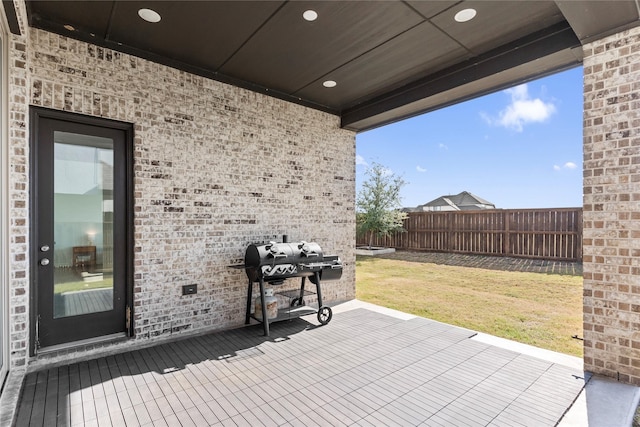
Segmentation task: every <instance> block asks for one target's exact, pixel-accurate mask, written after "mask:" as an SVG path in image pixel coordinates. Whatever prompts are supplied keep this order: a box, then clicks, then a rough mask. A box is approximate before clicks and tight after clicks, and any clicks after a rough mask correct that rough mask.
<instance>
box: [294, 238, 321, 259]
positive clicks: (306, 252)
mask: <svg viewBox="0 0 640 427" xmlns="http://www.w3.org/2000/svg"><path fill="white" fill-rule="evenodd" d="M298 249H300V250H301V251H302V255H304V256H308V257H312V256H318V253H317V252H316V251H314V250H313V249H311V247H310V246H309V245H308V244H307V242H305V241H304V240H302V241H301V242H300V245H298Z"/></svg>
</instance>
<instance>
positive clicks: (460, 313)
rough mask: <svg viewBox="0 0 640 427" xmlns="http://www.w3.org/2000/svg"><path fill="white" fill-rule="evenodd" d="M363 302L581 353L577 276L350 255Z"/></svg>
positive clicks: (566, 351) (357, 290) (535, 344)
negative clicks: (354, 264) (355, 258)
mask: <svg viewBox="0 0 640 427" xmlns="http://www.w3.org/2000/svg"><path fill="white" fill-rule="evenodd" d="M356 296H357V298H358V299H360V300H362V301H367V302H370V303H373V304H378V305H381V306H384V307H389V308H393V309H396V310H400V311H403V312H406V313H410V314H414V315H417V316H422V317H427V318H429V319H433V320H438V321H440V322H444V323H449V324H451V325H457V326H461V327H464V328H468V329H472V330H475V331H478V332H484V333H487V334H491V335H495V336H498V337H502V338H507V339H511V340H514V341H519V342H522V343H525V344H530V345H534V346H536V347H542V348H546V349H549V350H553V351H558V352H562V353H566V354H571V355H573V356H579V357H582V341H578V340H576V339H573V338H571V336H572V335H576V334H577V335H578V336H582V277H580V276H564V275H558V274H541V273H523V272H513V271H497V270H484V269H479V268H470V267H458V266H447V265H437V264H429V263H418V262H409V261H399V260H390V259H384V258H375V257H357V260H356Z"/></svg>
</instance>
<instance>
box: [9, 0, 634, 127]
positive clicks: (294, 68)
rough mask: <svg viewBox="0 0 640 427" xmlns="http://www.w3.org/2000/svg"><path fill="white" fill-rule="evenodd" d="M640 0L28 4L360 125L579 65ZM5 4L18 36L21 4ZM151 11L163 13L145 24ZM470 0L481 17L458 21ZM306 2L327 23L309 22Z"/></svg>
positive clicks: (39, 13) (129, 49)
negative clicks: (142, 13) (588, 47)
mask: <svg viewBox="0 0 640 427" xmlns="http://www.w3.org/2000/svg"><path fill="white" fill-rule="evenodd" d="M16 1H17V0H16ZM639 1H640V0H555V1H552V0H535V1H534V0H518V1H515V0H514V1H491V0H463V1H457V0H436V1H430V0H422V1H420V0H406V1H348V0H344V1H318V0H310V1H284V0H264V1H170V0H166V1H162V0H161V1H153V0H150V1H137V0H130V1H92V0H76V1H33V0H27V1H26V5H27V12H28V20H29V25H30V26H32V27H36V28H41V29H44V30H47V31H51V32H54V33H58V34H61V35H63V36H67V37H70V38H75V39H78V40H83V41H86V42H90V43H93V44H96V45H99V46H103V47H106V48H110V49H114V50H116V51H121V52H124V53H128V54H132V55H135V56H138V57H142V58H145V59H149V60H152V61H155V62H158V63H161V64H165V65H168V66H171V67H174V68H177V69H181V70H184V71H187V72H190V73H194V74H197V75H201V76H205V77H208V78H212V79H215V80H219V81H222V82H225V83H229V84H232V85H235V86H239V87H243V88H247V89H250V90H253V91H256V92H260V93H264V94H267V95H270V96H275V97H278V98H281V99H284V100H287V101H290V102H294V103H298V104H301V105H305V106H308V107H311V108H315V109H318V110H322V111H326V112H329V113H332V114H336V115H339V116H340V117H341V121H342V126H343V127H344V128H347V129H351V130H354V131H363V130H367V129H371V128H375V127H378V126H381V125H384V124H387V123H391V122H394V121H397V120H401V119H403V118H406V117H411V116H414V115H417V114H421V113H424V112H427V111H432V110H435V109H438V108H441V107H443V106H447V105H451V104H455V103H457V102H460V101H464V100H467V99H470V98H473V97H476V96H479V95H483V94H486V93H490V92H492V91H496V90H499V89H503V88H506V87H509V86H511V85H514V84H518V83H522V82H526V81H529V80H532V79H535V78H538V77H541V76H544V75H548V74H552V73H554V72H557V71H560V70H564V69H567V68H571V67H574V66H578V65H580V64H581V62H582V44H583V43H586V42H589V41H592V40H595V39H598V38H601V37H604V36H606V35H609V34H611V33H615V32H618V31H621V30H624V29H626V28H630V27H633V26H636V25H638V23H639V21H638V19H639V16H640V14H639V10H640V5H639V3H638V2H639ZM3 5H4V8H5V14H6V16H7V18H8V21H9V24H10V29H11V31H12V32H14V33H18V32H19V31H20V28H19V27H18V22H17V17H16V13H15V8H14V4H13V1H11V0H3ZM141 8H151V9H153V10H155V11H156V12H158V13H159V14H160V16H161V20H160V22H158V23H149V22H146V21H143V20H142V19H141V18H140V17H139V15H138V10H139V9H141ZM464 9H474V10H475V11H476V16H475V18H473V19H472V20H470V21H468V22H457V21H456V20H455V16H456V14H457V13H458V12H460V11H461V10H464ZM306 10H314V11H316V12H317V14H318V18H317V19H316V20H315V21H313V22H308V21H306V20H304V19H303V17H302V15H303V12H304V11H306ZM327 80H333V81H335V82H336V83H337V85H336V86H335V87H332V88H327V87H325V86H324V85H323V82H325V81H327Z"/></svg>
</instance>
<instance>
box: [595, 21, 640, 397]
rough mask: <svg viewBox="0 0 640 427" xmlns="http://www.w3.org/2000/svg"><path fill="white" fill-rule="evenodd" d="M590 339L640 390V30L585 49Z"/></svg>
mask: <svg viewBox="0 0 640 427" xmlns="http://www.w3.org/2000/svg"><path fill="white" fill-rule="evenodd" d="M584 338H585V340H584V368H585V370H586V371H590V372H594V373H597V374H602V375H606V376H609V377H612V378H616V379H618V380H620V381H622V382H626V383H631V384H635V385H640V27H636V28H634V29H631V30H628V31H624V32H622V33H618V34H615V35H612V36H610V37H607V38H604V39H601V40H598V41H596V42H592V43H590V44H587V45H585V46H584Z"/></svg>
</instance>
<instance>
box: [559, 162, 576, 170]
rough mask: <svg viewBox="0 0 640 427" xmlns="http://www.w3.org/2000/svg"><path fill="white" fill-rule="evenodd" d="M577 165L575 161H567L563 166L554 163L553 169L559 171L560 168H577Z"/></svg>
mask: <svg viewBox="0 0 640 427" xmlns="http://www.w3.org/2000/svg"><path fill="white" fill-rule="evenodd" d="M577 167H578V165H576V164H575V163H573V162H567V163H565V164H564V165H562V166H559V165H553V170H556V171H559V170H562V169H575V168H577Z"/></svg>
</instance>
